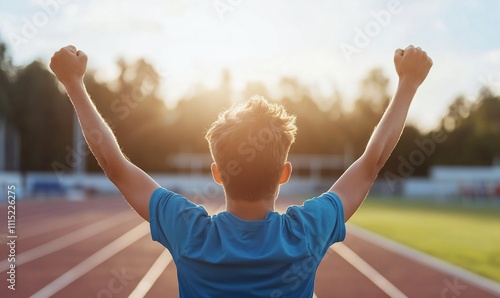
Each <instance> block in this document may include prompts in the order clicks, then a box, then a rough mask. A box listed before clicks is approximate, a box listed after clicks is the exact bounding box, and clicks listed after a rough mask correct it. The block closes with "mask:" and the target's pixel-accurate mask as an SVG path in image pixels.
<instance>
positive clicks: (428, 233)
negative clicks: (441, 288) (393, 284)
mask: <svg viewBox="0 0 500 298" xmlns="http://www.w3.org/2000/svg"><path fill="white" fill-rule="evenodd" d="M349 222H350V223H353V224H356V225H358V226H360V227H362V228H365V229H367V230H371V231H373V232H375V233H378V234H380V235H383V236H385V237H387V238H390V239H392V240H395V241H397V242H400V243H402V244H405V245H407V246H409V247H413V248H415V249H418V250H420V251H422V252H425V253H427V254H430V255H433V256H435V257H438V258H440V259H443V260H445V261H448V262H450V263H453V264H455V265H458V266H460V267H462V268H465V269H468V270H470V271H473V272H475V273H478V274H480V275H483V276H485V277H488V278H490V279H493V280H496V281H498V282H500V208H499V207H498V206H493V207H491V206H490V207H485V206H460V205H445V204H439V203H434V202H429V201H426V202H417V201H408V200H396V199H379V198H368V199H367V200H366V201H365V203H363V205H362V206H361V208H360V210H358V211H357V213H356V214H355V215H354V216H353V217H352V218H351V220H349Z"/></svg>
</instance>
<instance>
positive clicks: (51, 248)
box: [0, 212, 133, 271]
mask: <svg viewBox="0 0 500 298" xmlns="http://www.w3.org/2000/svg"><path fill="white" fill-rule="evenodd" d="M131 218H133V217H131V216H130V212H122V213H119V214H117V215H115V216H112V217H109V218H106V219H103V220H101V221H98V222H96V223H93V224H91V225H89V226H86V227H84V228H81V229H79V230H76V231H73V232H71V233H69V234H66V235H64V236H61V237H59V238H56V239H54V240H52V241H49V242H46V243H44V244H41V245H39V246H37V247H34V248H32V249H30V250H27V251H25V252H22V253H20V254H19V255H18V256H17V258H16V266H21V265H23V264H26V263H28V262H31V261H33V260H36V259H38V258H41V257H44V256H46V255H48V254H51V253H53V252H56V251H58V250H61V249H63V248H65V247H68V246H70V245H73V244H75V243H78V242H80V241H82V240H85V239H87V238H90V237H92V236H94V235H97V234H99V233H102V232H103V231H105V230H108V229H111V228H112V227H114V226H117V225H120V224H122V223H124V222H126V221H129V220H130V219H131ZM8 267H9V262H7V259H5V260H2V261H0V271H5V270H7V269H8Z"/></svg>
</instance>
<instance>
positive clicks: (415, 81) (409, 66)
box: [394, 45, 432, 88]
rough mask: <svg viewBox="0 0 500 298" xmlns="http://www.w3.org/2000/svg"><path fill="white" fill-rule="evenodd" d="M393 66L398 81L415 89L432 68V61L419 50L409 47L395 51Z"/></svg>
mask: <svg viewBox="0 0 500 298" xmlns="http://www.w3.org/2000/svg"><path fill="white" fill-rule="evenodd" d="M394 65H395V66H396V72H397V73H398V76H399V81H400V82H404V83H407V84H410V85H413V86H414V87H415V88H417V87H418V86H420V84H422V82H423V81H424V80H425V78H426V77H427V74H428V73H429V70H430V69H431V66H432V59H431V58H430V57H429V56H427V53H426V52H424V51H422V49H421V48H418V47H417V48H415V47H414V46H412V45H411V46H408V47H407V48H406V49H404V50H402V49H397V50H396V53H395V54H394Z"/></svg>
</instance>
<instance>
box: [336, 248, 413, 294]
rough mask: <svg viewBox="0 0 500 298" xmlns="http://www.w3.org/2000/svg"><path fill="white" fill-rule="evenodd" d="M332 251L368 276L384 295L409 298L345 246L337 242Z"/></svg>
mask: <svg viewBox="0 0 500 298" xmlns="http://www.w3.org/2000/svg"><path fill="white" fill-rule="evenodd" d="M330 249H331V250H333V251H335V252H336V253H337V254H338V255H340V256H341V257H342V258H344V259H345V260H346V261H347V262H348V263H349V264H351V265H352V266H353V267H354V268H356V269H357V270H358V271H359V272H361V273H362V274H363V275H364V276H366V277H367V278H368V279H369V280H370V281H371V282H373V283H374V284H375V285H376V286H377V287H379V288H380V289H381V290H382V291H384V293H386V294H387V295H389V297H392V298H407V296H406V295H405V294H403V292H401V291H400V290H399V289H398V288H396V287H395V286H394V285H393V284H392V283H391V282H390V281H388V280H387V279H386V278H385V277H383V276H382V274H380V273H379V272H378V271H377V270H375V269H374V268H373V267H372V266H370V265H369V264H368V263H367V262H365V260H363V259H362V258H361V257H360V256H358V255H357V254H356V253H355V252H353V251H352V250H351V249H350V248H348V247H347V246H346V245H345V244H343V243H340V242H337V243H335V244H334V245H332V246H330Z"/></svg>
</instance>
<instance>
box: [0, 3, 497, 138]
mask: <svg viewBox="0 0 500 298" xmlns="http://www.w3.org/2000/svg"><path fill="white" fill-rule="evenodd" d="M499 15H500V1H487V0H483V1H474V0H467V1H466V0H459V1H453V0H442V1H438V0H420V1H419V0H413V1H412V0H399V1H398V0H368V1H367V0H350V1H324V0H308V1H305V0H300V1H299V0H274V1H263V0H252V1H247V0H207V1H192V0H171V1H167V0H142V1H131V0H106V1H98V0H25V1H24V0H20V1H1V2H0V40H2V41H4V42H5V43H7V45H8V48H9V52H10V55H11V56H12V58H13V61H14V64H15V65H18V66H22V65H26V64H28V63H30V62H31V61H33V60H36V59H38V60H41V61H42V62H44V63H48V61H49V60H50V57H51V56H52V54H53V53H54V52H55V51H56V50H58V49H59V48H60V47H62V46H66V45H68V44H73V45H75V46H76V47H77V48H79V49H81V50H83V51H84V52H86V53H87V55H88V56H89V68H92V69H96V70H98V75H99V77H100V78H102V79H103V80H108V79H112V78H114V77H116V75H117V74H118V69H117V67H116V61H117V60H118V58H120V57H124V58H125V59H126V60H128V61H134V60H135V59H138V58H142V57H144V58H145V59H146V60H147V61H149V62H151V63H152V64H153V65H154V66H155V68H156V69H157V70H158V71H159V73H160V75H161V77H162V83H163V84H162V86H163V87H162V88H163V89H162V93H163V94H162V95H163V97H164V98H165V101H166V103H167V105H169V106H173V105H175V102H176V101H177V100H178V99H179V98H180V97H181V96H182V95H183V94H185V93H186V92H187V90H188V89H189V88H190V87H191V86H193V85H195V84H197V83H200V82H201V83H203V84H204V85H205V86H207V87H212V86H217V85H218V84H219V82H220V79H221V70H222V69H228V70H229V71H230V72H231V75H232V82H233V87H234V88H235V89H236V90H237V91H238V90H243V89H244V87H245V86H246V84H247V82H249V81H261V82H263V83H264V84H266V85H267V86H268V87H269V88H270V89H271V90H270V91H271V96H273V95H275V96H277V95H276V90H275V89H273V87H277V85H278V82H279V80H280V79H281V78H282V77H284V76H288V77H295V78H297V79H298V80H299V81H301V82H303V83H305V84H307V85H308V86H311V88H315V89H317V90H319V92H321V93H323V94H324V95H328V94H331V93H332V92H334V90H335V89H337V90H338V91H339V92H340V93H341V94H342V96H343V98H344V100H345V101H346V106H349V105H350V104H352V102H353V101H354V100H355V99H356V96H357V95H358V92H359V86H360V82H361V80H362V79H363V78H364V77H365V76H366V75H367V73H368V71H369V70H371V69H372V68H374V67H379V68H382V69H383V71H384V73H385V74H386V76H388V77H389V78H390V82H391V84H390V92H391V93H392V92H393V91H394V89H395V88H396V85H397V75H396V73H395V70H394V65H393V53H394V51H395V49H397V48H405V47H406V46H408V45H410V44H413V45H415V46H420V47H422V49H424V50H425V51H426V52H427V53H428V54H429V56H430V57H431V58H432V59H433V61H434V66H433V68H432V69H431V72H430V74H429V76H428V78H427V80H426V81H425V82H424V84H423V85H422V86H421V87H420V89H419V91H418V93H417V95H416V96H415V99H414V101H413V104H412V107H411V110H410V114H409V121H410V123H412V124H414V125H416V126H417V127H419V128H421V129H422V130H430V129H432V128H433V127H435V126H436V125H437V123H438V121H439V120H440V119H441V117H442V116H443V115H445V113H446V111H447V107H448V106H449V104H450V103H451V102H452V101H453V100H454V99H455V98H456V97H457V96H458V95H464V96H466V98H470V99H473V98H475V96H476V95H477V93H478V91H479V89H480V88H481V87H482V86H485V85H486V86H489V87H490V88H491V89H492V91H493V92H495V93H500V33H499V31H498V28H500V17H498V16H499Z"/></svg>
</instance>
